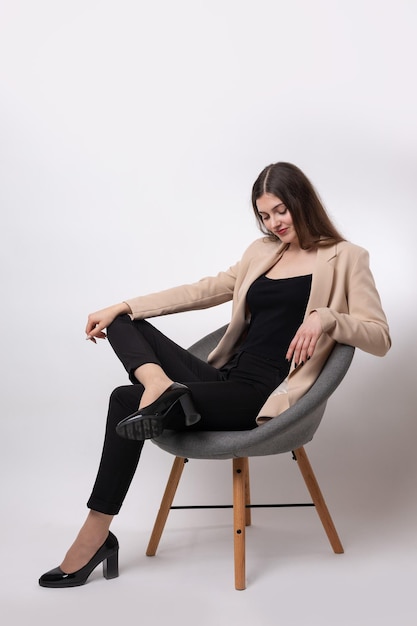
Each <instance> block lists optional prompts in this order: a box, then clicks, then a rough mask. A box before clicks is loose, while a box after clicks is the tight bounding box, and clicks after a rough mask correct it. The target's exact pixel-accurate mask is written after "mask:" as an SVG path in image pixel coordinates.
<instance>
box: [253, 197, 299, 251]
mask: <svg viewBox="0 0 417 626" xmlns="http://www.w3.org/2000/svg"><path fill="white" fill-rule="evenodd" d="M256 208H257V209H258V213H259V216H260V217H261V219H262V222H263V224H264V225H265V227H266V228H267V229H268V230H269V231H270V232H271V233H273V234H274V235H276V236H277V237H279V238H280V240H281V241H282V242H283V243H288V244H290V243H292V244H296V245H298V237H297V233H296V232H295V228H294V224H293V221H292V217H291V213H290V212H289V210H288V209H287V207H286V206H285V204H284V203H283V202H282V200H280V198H278V197H277V196H274V195H273V194H272V193H264V194H263V195H262V196H261V197H260V198H258V199H257V201H256Z"/></svg>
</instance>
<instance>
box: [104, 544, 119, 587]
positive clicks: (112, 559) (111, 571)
mask: <svg viewBox="0 0 417 626" xmlns="http://www.w3.org/2000/svg"><path fill="white" fill-rule="evenodd" d="M118 575H119V552H118V551H117V552H115V553H114V554H112V555H111V556H109V557H108V558H107V559H105V560H104V561H103V576H104V578H106V579H107V580H110V579H111V578H117V577H118Z"/></svg>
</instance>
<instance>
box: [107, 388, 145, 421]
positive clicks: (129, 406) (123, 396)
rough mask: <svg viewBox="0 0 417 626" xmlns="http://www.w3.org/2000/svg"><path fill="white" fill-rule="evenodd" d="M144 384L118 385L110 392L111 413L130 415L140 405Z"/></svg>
mask: <svg viewBox="0 0 417 626" xmlns="http://www.w3.org/2000/svg"><path fill="white" fill-rule="evenodd" d="M142 393H143V387H142V385H139V384H138V385H122V386H120V387H116V388H115V389H113V391H112V392H111V394H110V400H109V413H116V414H117V415H118V416H119V415H121V414H122V415H124V416H126V415H129V413H133V411H136V409H137V408H138V406H139V402H140V399H141V397H142Z"/></svg>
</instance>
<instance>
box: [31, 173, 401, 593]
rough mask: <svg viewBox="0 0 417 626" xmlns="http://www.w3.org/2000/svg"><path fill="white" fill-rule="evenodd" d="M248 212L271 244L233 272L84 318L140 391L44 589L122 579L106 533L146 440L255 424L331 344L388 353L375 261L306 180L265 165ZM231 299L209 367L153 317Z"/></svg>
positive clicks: (279, 407)
mask: <svg viewBox="0 0 417 626" xmlns="http://www.w3.org/2000/svg"><path fill="white" fill-rule="evenodd" d="M252 205H253V209H254V212H255V216H256V219H257V220H258V223H259V226H260V229H261V231H262V232H263V234H264V236H263V237H262V238H261V239H257V240H256V241H255V242H254V243H252V245H251V246H249V248H248V249H247V250H246V252H245V253H244V255H243V257H242V259H241V260H240V261H239V262H238V263H236V264H235V265H234V266H232V267H230V268H229V269H228V270H227V271H226V272H221V273H220V274H218V275H217V276H214V277H208V278H204V279H202V280H201V281H199V282H197V283H194V284H191V285H183V286H181V287H175V288H173V289H168V290H166V291H162V292H159V293H156V294H151V295H148V296H139V297H137V298H133V299H131V300H126V301H125V302H122V303H120V304H116V305H114V306H110V307H108V308H106V309H103V310H101V311H98V312H96V313H92V314H91V315H89V317H88V322H87V326H86V333H87V339H89V340H91V341H93V342H94V343H95V342H96V340H97V339H100V338H105V337H106V336H107V337H108V339H109V342H110V343H111V345H112V347H113V349H114V351H115V352H116V354H117V356H118V357H119V358H120V360H121V362H122V363H123V365H124V367H125V368H126V370H127V372H128V374H129V378H130V380H131V382H132V383H134V384H133V385H128V386H124V387H119V388H117V389H115V390H114V391H113V393H112V395H111V397H110V403H109V411H108V417H107V427H106V436H105V441H104V447H103V453H102V458H101V462H100V467H99V470H98V474H97V478H96V481H95V484H94V487H93V491H92V494H91V496H90V499H89V501H88V503H87V506H88V507H89V509H90V511H89V514H88V516H87V519H86V521H85V523H84V525H83V527H82V528H81V530H80V532H79V534H78V536H77V538H76V540H75V541H74V543H73V545H72V546H71V547H70V549H69V550H68V552H67V554H66V556H65V558H64V560H63V562H62V563H61V565H60V566H59V567H57V568H55V569H53V570H51V571H50V572H47V573H46V574H44V575H43V576H42V577H41V578H40V580H39V583H40V584H41V585H42V586H46V587H69V586H75V585H81V584H84V583H85V582H86V580H87V579H88V576H89V575H90V573H91V572H92V571H93V569H94V568H95V567H96V566H97V565H98V564H100V563H101V562H103V564H104V575H105V576H106V577H107V578H112V577H115V576H117V575H118V567H117V558H118V542H117V539H116V537H115V536H114V535H113V534H112V533H111V532H110V531H109V528H110V524H111V521H112V519H113V516H114V515H116V514H117V513H118V512H119V510H120V507H121V505H122V503H123V500H124V497H125V495H126V493H127V490H128V488H129V486H130V482H131V480H132V477H133V475H134V473H135V470H136V467H137V463H138V461H139V456H140V453H141V450H142V446H143V443H144V440H145V439H148V438H152V437H157V436H158V435H159V434H160V433H161V432H162V430H163V429H164V428H165V427H167V426H169V428H171V429H184V428H192V429H195V430H222V429H224V430H245V429H251V428H254V427H256V425H257V424H258V425H260V424H262V422H263V421H265V420H266V419H270V418H271V417H272V416H278V415H279V414H280V413H281V412H282V411H284V410H285V409H286V408H288V406H290V405H292V404H293V403H294V402H295V401H296V400H297V399H298V398H299V397H301V396H302V395H303V394H304V393H305V392H306V391H307V390H308V389H309V387H310V386H311V385H312V384H313V383H314V381H315V380H316V378H317V376H318V374H319V372H320V370H321V368H322V366H323V364H324V363H325V361H326V359H327V357H328V355H329V353H330V351H331V349H332V347H333V345H334V343H335V342H340V343H347V344H350V345H352V346H356V347H358V348H361V349H362V350H365V351H366V352H370V353H372V354H375V355H378V356H383V355H384V354H386V352H387V351H388V350H389V348H390V345H391V341H390V336H389V329H388V325H387V320H386V317H385V315H384V312H383V310H382V307H381V302H380V298H379V295H378V292H377V290H376V287H375V283H374V280H373V277H372V274H371V271H370V268H369V260H368V253H367V252H366V250H364V249H362V248H359V247H358V246H355V245H353V244H351V243H348V242H347V241H345V240H344V239H343V237H342V236H341V235H340V234H339V233H338V231H337V229H336V228H335V226H334V225H333V224H332V222H331V221H330V219H329V217H328V215H327V213H326V211H325V209H324V208H323V206H322V203H321V201H320V199H319V197H318V195H317V193H316V192H315V190H314V188H313V186H312V184H311V183H310V181H309V180H308V179H307V178H306V176H305V175H304V174H303V173H302V172H301V171H300V170H299V169H298V168H297V167H295V166H294V165H292V164H290V163H276V164H274V165H270V166H268V167H266V168H265V169H264V170H263V171H262V172H261V174H260V175H259V177H258V179H257V180H256V182H255V184H254V186H253V189H252ZM230 300H233V311H232V318H231V321H230V324H229V326H228V329H227V331H226V333H225V335H224V336H223V338H222V339H221V341H220V342H219V344H218V345H217V347H216V348H215V349H214V350H213V352H212V353H211V354H210V356H209V361H208V363H204V362H202V361H200V360H199V359H197V358H195V357H193V356H192V355H190V354H189V353H188V352H187V351H186V350H184V349H182V348H180V347H179V346H177V345H176V344H174V343H173V342H172V341H170V340H169V339H168V338H166V337H165V336H164V335H162V334H161V333H160V332H159V331H157V330H156V329H155V328H154V327H153V326H151V325H150V324H149V322H147V321H146V318H150V317H155V316H159V315H167V314H169V313H177V312H180V311H189V310H196V309H203V308H207V307H211V306H216V305H218V304H221V303H224V302H227V301H230ZM105 329H107V335H106V333H105ZM278 388H279V389H278ZM219 406H221V407H222V411H221V412H219V411H218V407H219ZM255 418H256V419H255ZM278 419H279V418H278Z"/></svg>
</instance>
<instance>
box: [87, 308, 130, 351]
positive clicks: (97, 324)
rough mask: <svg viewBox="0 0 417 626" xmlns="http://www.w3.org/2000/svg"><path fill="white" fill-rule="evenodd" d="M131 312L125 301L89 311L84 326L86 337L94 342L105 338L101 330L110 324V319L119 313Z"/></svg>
mask: <svg viewBox="0 0 417 626" xmlns="http://www.w3.org/2000/svg"><path fill="white" fill-rule="evenodd" d="M131 312H132V311H131V309H130V306H129V305H128V304H126V302H121V303H120V304H113V305H112V306H109V307H107V308H105V309H101V311H96V312H95V313H90V315H89V316H88V320H87V326H86V327H85V332H86V334H87V337H86V339H90V341H93V342H94V343H96V339H105V338H106V333H105V332H103V331H104V328H107V326H110V324H111V323H112V321H113V320H114V319H116V317H118V316H119V315H123V313H131Z"/></svg>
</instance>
